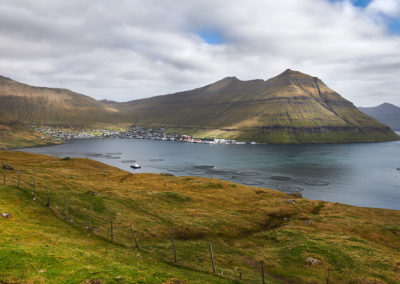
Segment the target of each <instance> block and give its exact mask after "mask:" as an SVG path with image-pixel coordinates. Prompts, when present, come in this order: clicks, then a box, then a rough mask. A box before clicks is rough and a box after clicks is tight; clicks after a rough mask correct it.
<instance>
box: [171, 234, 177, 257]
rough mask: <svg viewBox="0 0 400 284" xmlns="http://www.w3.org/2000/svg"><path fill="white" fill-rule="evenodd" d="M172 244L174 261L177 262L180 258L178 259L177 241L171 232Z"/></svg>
mask: <svg viewBox="0 0 400 284" xmlns="http://www.w3.org/2000/svg"><path fill="white" fill-rule="evenodd" d="M171 244H172V250H173V252H174V261H175V263H177V262H178V260H177V259H176V250H175V243H174V234H173V233H172V232H171Z"/></svg>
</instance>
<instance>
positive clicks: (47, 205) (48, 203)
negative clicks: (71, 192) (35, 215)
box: [46, 186, 50, 207]
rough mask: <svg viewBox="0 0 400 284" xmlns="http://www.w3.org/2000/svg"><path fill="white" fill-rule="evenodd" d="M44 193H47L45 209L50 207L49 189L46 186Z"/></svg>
mask: <svg viewBox="0 0 400 284" xmlns="http://www.w3.org/2000/svg"><path fill="white" fill-rule="evenodd" d="M46 191H47V203H46V207H50V194H49V187H48V186H46Z"/></svg>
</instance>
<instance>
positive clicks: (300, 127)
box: [0, 69, 399, 143]
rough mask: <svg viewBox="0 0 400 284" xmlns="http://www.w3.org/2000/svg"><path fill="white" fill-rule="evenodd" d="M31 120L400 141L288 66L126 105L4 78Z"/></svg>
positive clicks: (11, 107) (15, 111) (268, 138)
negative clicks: (247, 78) (264, 76)
mask: <svg viewBox="0 0 400 284" xmlns="http://www.w3.org/2000/svg"><path fill="white" fill-rule="evenodd" d="M1 110H3V111H4V112H7V113H8V114H11V115H13V116H14V117H16V118H17V119H18V120H20V121H22V122H24V123H26V124H38V125H48V126H61V127H69V128H87V127H95V126H97V125H104V124H108V125H110V124H116V123H126V124H128V123H129V125H131V124H134V125H137V126H150V127H166V128H168V129H169V131H174V132H178V133H181V134H188V135H194V136H198V137H210V138H211V137H214V138H217V137H218V138H227V139H237V140H244V141H257V142H266V143H340V142H373V141H389V140H396V139H398V138H399V137H398V136H397V135H396V134H394V133H393V132H392V131H391V130H390V129H389V127H387V126H386V125H384V124H382V123H380V122H378V121H377V120H375V119H374V118H372V117H370V116H368V115H366V114H364V113H362V112H361V111H359V110H358V109H357V108H356V107H354V105H353V104H352V103H351V102H349V101H347V100H345V99H344V98H342V97H341V96H340V95H339V94H338V93H336V92H335V91H333V90H332V89H330V88H328V86H326V85H325V84H324V83H323V82H322V81H321V80H320V79H318V78H316V77H312V76H309V75H306V74H303V73H301V72H297V71H292V70H290V69H288V70H286V71H285V72H283V73H282V74H280V75H278V76H276V77H274V78H272V79H269V80H266V81H264V80H251V81H241V80H239V79H237V78H236V77H227V78H225V79H223V80H220V81H218V82H215V83H213V84H210V85H207V86H204V87H201V88H197V89H194V90H191V91H186V92H179V93H175V94H170V95H164V96H156V97H152V98H147V99H140V100H134V101H130V102H125V103H119V102H114V101H108V100H103V101H96V100H95V99H92V98H90V97H88V96H84V95H82V94H78V93H75V92H72V91H70V90H66V89H52V88H44V87H33V86H29V85H26V84H22V83H18V82H16V81H13V80H11V79H9V78H5V77H0V111H1Z"/></svg>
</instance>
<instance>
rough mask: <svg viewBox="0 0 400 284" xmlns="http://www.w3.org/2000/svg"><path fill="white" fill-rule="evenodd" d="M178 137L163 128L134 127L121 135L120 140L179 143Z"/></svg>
mask: <svg viewBox="0 0 400 284" xmlns="http://www.w3.org/2000/svg"><path fill="white" fill-rule="evenodd" d="M180 137H181V136H180V135H179V134H176V133H170V132H167V131H166V129H165V128H151V127H139V126H134V127H132V128H131V129H129V130H128V131H126V132H123V133H121V138H135V139H152V140H163V141H179V139H180Z"/></svg>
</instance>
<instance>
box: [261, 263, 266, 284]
mask: <svg viewBox="0 0 400 284" xmlns="http://www.w3.org/2000/svg"><path fill="white" fill-rule="evenodd" d="M261 277H262V283H263V284H265V276H264V260H261Z"/></svg>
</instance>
